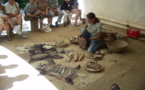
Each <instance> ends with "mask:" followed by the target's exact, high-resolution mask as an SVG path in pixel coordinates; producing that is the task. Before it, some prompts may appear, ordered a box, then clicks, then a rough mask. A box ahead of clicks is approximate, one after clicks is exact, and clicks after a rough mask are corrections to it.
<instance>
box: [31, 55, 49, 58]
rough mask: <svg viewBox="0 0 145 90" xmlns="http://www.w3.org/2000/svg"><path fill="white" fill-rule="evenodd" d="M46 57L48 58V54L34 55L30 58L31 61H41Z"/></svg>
mask: <svg viewBox="0 0 145 90" xmlns="http://www.w3.org/2000/svg"><path fill="white" fill-rule="evenodd" d="M47 56H48V54H35V55H33V56H32V57H31V58H32V59H42V58H46V57H47Z"/></svg>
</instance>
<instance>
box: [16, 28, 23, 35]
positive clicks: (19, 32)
mask: <svg viewBox="0 0 145 90" xmlns="http://www.w3.org/2000/svg"><path fill="white" fill-rule="evenodd" d="M17 34H18V35H21V34H22V30H21V27H20V26H18V30H17Z"/></svg>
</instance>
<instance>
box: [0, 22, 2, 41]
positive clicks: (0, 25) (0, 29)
mask: <svg viewBox="0 0 145 90" xmlns="http://www.w3.org/2000/svg"><path fill="white" fill-rule="evenodd" d="M2 30H3V25H2V24H0V43H1V42H2V38H1V32H2Z"/></svg>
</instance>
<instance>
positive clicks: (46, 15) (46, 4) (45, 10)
mask: <svg viewBox="0 0 145 90" xmlns="http://www.w3.org/2000/svg"><path fill="white" fill-rule="evenodd" d="M45 5H46V10H45V12H46V16H47V15H48V5H47V3H45Z"/></svg>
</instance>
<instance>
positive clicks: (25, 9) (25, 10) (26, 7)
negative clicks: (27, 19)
mask: <svg viewBox="0 0 145 90" xmlns="http://www.w3.org/2000/svg"><path fill="white" fill-rule="evenodd" d="M27 10H28V4H27V5H26V6H25V8H24V14H25V16H26V12H27Z"/></svg>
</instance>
